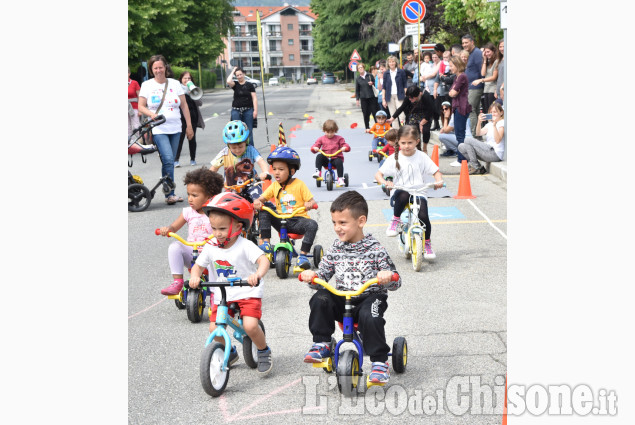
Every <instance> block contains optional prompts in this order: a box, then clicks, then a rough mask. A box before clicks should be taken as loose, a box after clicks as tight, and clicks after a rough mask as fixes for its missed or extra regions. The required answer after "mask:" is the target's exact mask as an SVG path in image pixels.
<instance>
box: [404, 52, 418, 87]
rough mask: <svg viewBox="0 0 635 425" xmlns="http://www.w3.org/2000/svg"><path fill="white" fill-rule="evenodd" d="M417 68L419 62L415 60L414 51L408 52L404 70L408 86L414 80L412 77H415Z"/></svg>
mask: <svg viewBox="0 0 635 425" xmlns="http://www.w3.org/2000/svg"><path fill="white" fill-rule="evenodd" d="M416 69H417V63H416V62H415V61H414V56H413V54H412V53H408V54H407V55H406V63H404V64H403V70H404V71H405V72H406V77H407V81H406V88H408V87H410V86H411V85H412V84H413V82H412V77H414V74H415V70H416Z"/></svg>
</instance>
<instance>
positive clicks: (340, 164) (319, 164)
mask: <svg viewBox="0 0 635 425" xmlns="http://www.w3.org/2000/svg"><path fill="white" fill-rule="evenodd" d="M331 164H333V166H335V169H336V170H337V177H341V178H344V160H343V159H341V158H337V157H333V158H331ZM328 165H329V159H328V158H327V157H325V156H324V155H322V154H321V153H319V154H317V156H316V157H315V168H317V169H318V170H321V169H322V168H323V167H324V168H326V167H328Z"/></svg>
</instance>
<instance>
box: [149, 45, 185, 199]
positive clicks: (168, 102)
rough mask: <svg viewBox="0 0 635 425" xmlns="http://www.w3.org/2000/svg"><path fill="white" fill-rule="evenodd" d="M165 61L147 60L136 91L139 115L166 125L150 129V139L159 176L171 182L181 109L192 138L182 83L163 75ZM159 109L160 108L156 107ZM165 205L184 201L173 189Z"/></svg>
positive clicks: (177, 145) (158, 59)
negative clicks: (162, 119)
mask: <svg viewBox="0 0 635 425" xmlns="http://www.w3.org/2000/svg"><path fill="white" fill-rule="evenodd" d="M167 65H168V63H167V61H166V60H165V58H164V57H163V56H162V55H154V56H152V57H151V58H150V60H149V61H148V68H149V69H150V77H154V78H151V79H149V80H147V81H144V82H143V84H141V90H140V91H139V112H141V113H142V114H144V115H146V116H148V117H150V118H151V119H154V118H155V117H156V116H157V115H163V116H164V117H165V122H164V123H163V124H161V125H159V126H156V127H154V129H152V140H153V141H154V143H155V144H156V145H157V148H158V149H159V156H160V157H161V163H162V164H163V165H162V167H161V174H162V175H163V176H165V175H167V176H169V177H170V178H171V179H172V181H173V182H174V158H175V157H176V151H177V149H178V147H179V136H180V134H181V110H182V111H183V116H184V117H185V122H186V124H187V126H186V130H185V134H186V135H187V138H188V140H189V139H191V138H192V137H194V130H193V129H192V124H191V122H190V110H189V109H188V107H187V102H186V101H185V92H184V91H183V88H182V87H181V83H180V82H178V81H177V80H175V79H173V78H168V77H167V76H166V70H167ZM159 106H161V108H159ZM165 202H166V203H167V204H168V205H173V204H175V203H177V202H183V198H182V197H180V196H176V195H175V194H174V189H172V190H170V192H169V193H167V194H166V195H165Z"/></svg>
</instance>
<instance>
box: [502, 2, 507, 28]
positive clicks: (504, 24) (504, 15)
mask: <svg viewBox="0 0 635 425" xmlns="http://www.w3.org/2000/svg"><path fill="white" fill-rule="evenodd" d="M501 29H504V30H506V29H507V2H506V1H502V2H501Z"/></svg>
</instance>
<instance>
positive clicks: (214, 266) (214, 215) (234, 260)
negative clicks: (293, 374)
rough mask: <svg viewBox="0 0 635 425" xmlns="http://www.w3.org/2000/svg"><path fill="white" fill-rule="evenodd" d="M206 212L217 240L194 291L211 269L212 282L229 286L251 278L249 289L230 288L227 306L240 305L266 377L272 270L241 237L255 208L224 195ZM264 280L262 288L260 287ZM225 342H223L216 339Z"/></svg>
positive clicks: (202, 260) (195, 274)
mask: <svg viewBox="0 0 635 425" xmlns="http://www.w3.org/2000/svg"><path fill="white" fill-rule="evenodd" d="M203 212H204V213H205V214H207V216H208V217H209V221H210V223H211V225H212V234H213V235H214V238H213V239H212V240H211V241H209V242H208V243H207V244H206V245H205V247H204V248H203V251H202V252H201V255H199V257H198V259H197V260H196V264H194V266H193V267H192V271H191V273H190V276H191V277H190V284H189V285H190V287H191V288H197V287H198V284H199V282H200V281H201V274H202V273H203V271H204V270H205V269H206V268H208V270H209V276H210V281H212V282H226V281H227V278H229V277H240V278H242V279H245V278H247V281H248V282H249V285H251V286H243V287H235V288H233V287H228V288H226V294H227V304H228V305H229V303H230V302H232V301H233V302H236V303H237V304H238V307H239V308H240V312H241V315H242V318H243V327H244V328H245V332H246V333H247V335H248V336H249V338H251V340H252V341H253V343H254V344H255V345H256V347H258V372H260V373H261V374H263V375H266V374H267V373H269V372H270V371H271V368H272V366H273V363H272V361H271V349H270V348H269V346H268V345H267V341H266V340H265V334H264V332H263V331H262V329H261V328H260V326H259V325H258V319H260V318H261V317H262V310H261V307H262V295H263V286H264V280H262V279H263V277H264V276H265V274H267V271H268V270H269V260H268V259H267V257H266V256H265V254H264V252H262V250H261V249H260V248H258V246H257V245H256V244H254V243H253V242H251V241H248V240H247V239H245V238H243V237H242V236H241V233H242V231H243V230H247V229H249V226H251V223H252V221H253V217H254V207H253V205H252V204H251V203H250V202H248V201H247V200H245V199H244V198H242V197H241V196H239V195H237V194H235V193H231V192H224V193H221V194H219V195H216V196H214V197H213V198H212V199H211V200H210V201H209V202H208V203H207V204H205V205H203ZM258 280H260V285H258V286H256V285H257V284H258ZM221 297H222V295H221V292H220V289H219V288H214V302H215V304H214V307H213V308H212V314H211V315H210V318H209V320H210V324H209V331H210V333H211V332H214V329H216V311H217V310H218V303H220V300H221ZM214 339H215V340H216V341H219V342H223V341H224V340H223V338H220V337H219V338H214ZM237 360H238V351H237V350H236V347H235V346H232V350H231V353H230V355H229V364H230V365H233V364H234V363H236V361H237Z"/></svg>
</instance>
